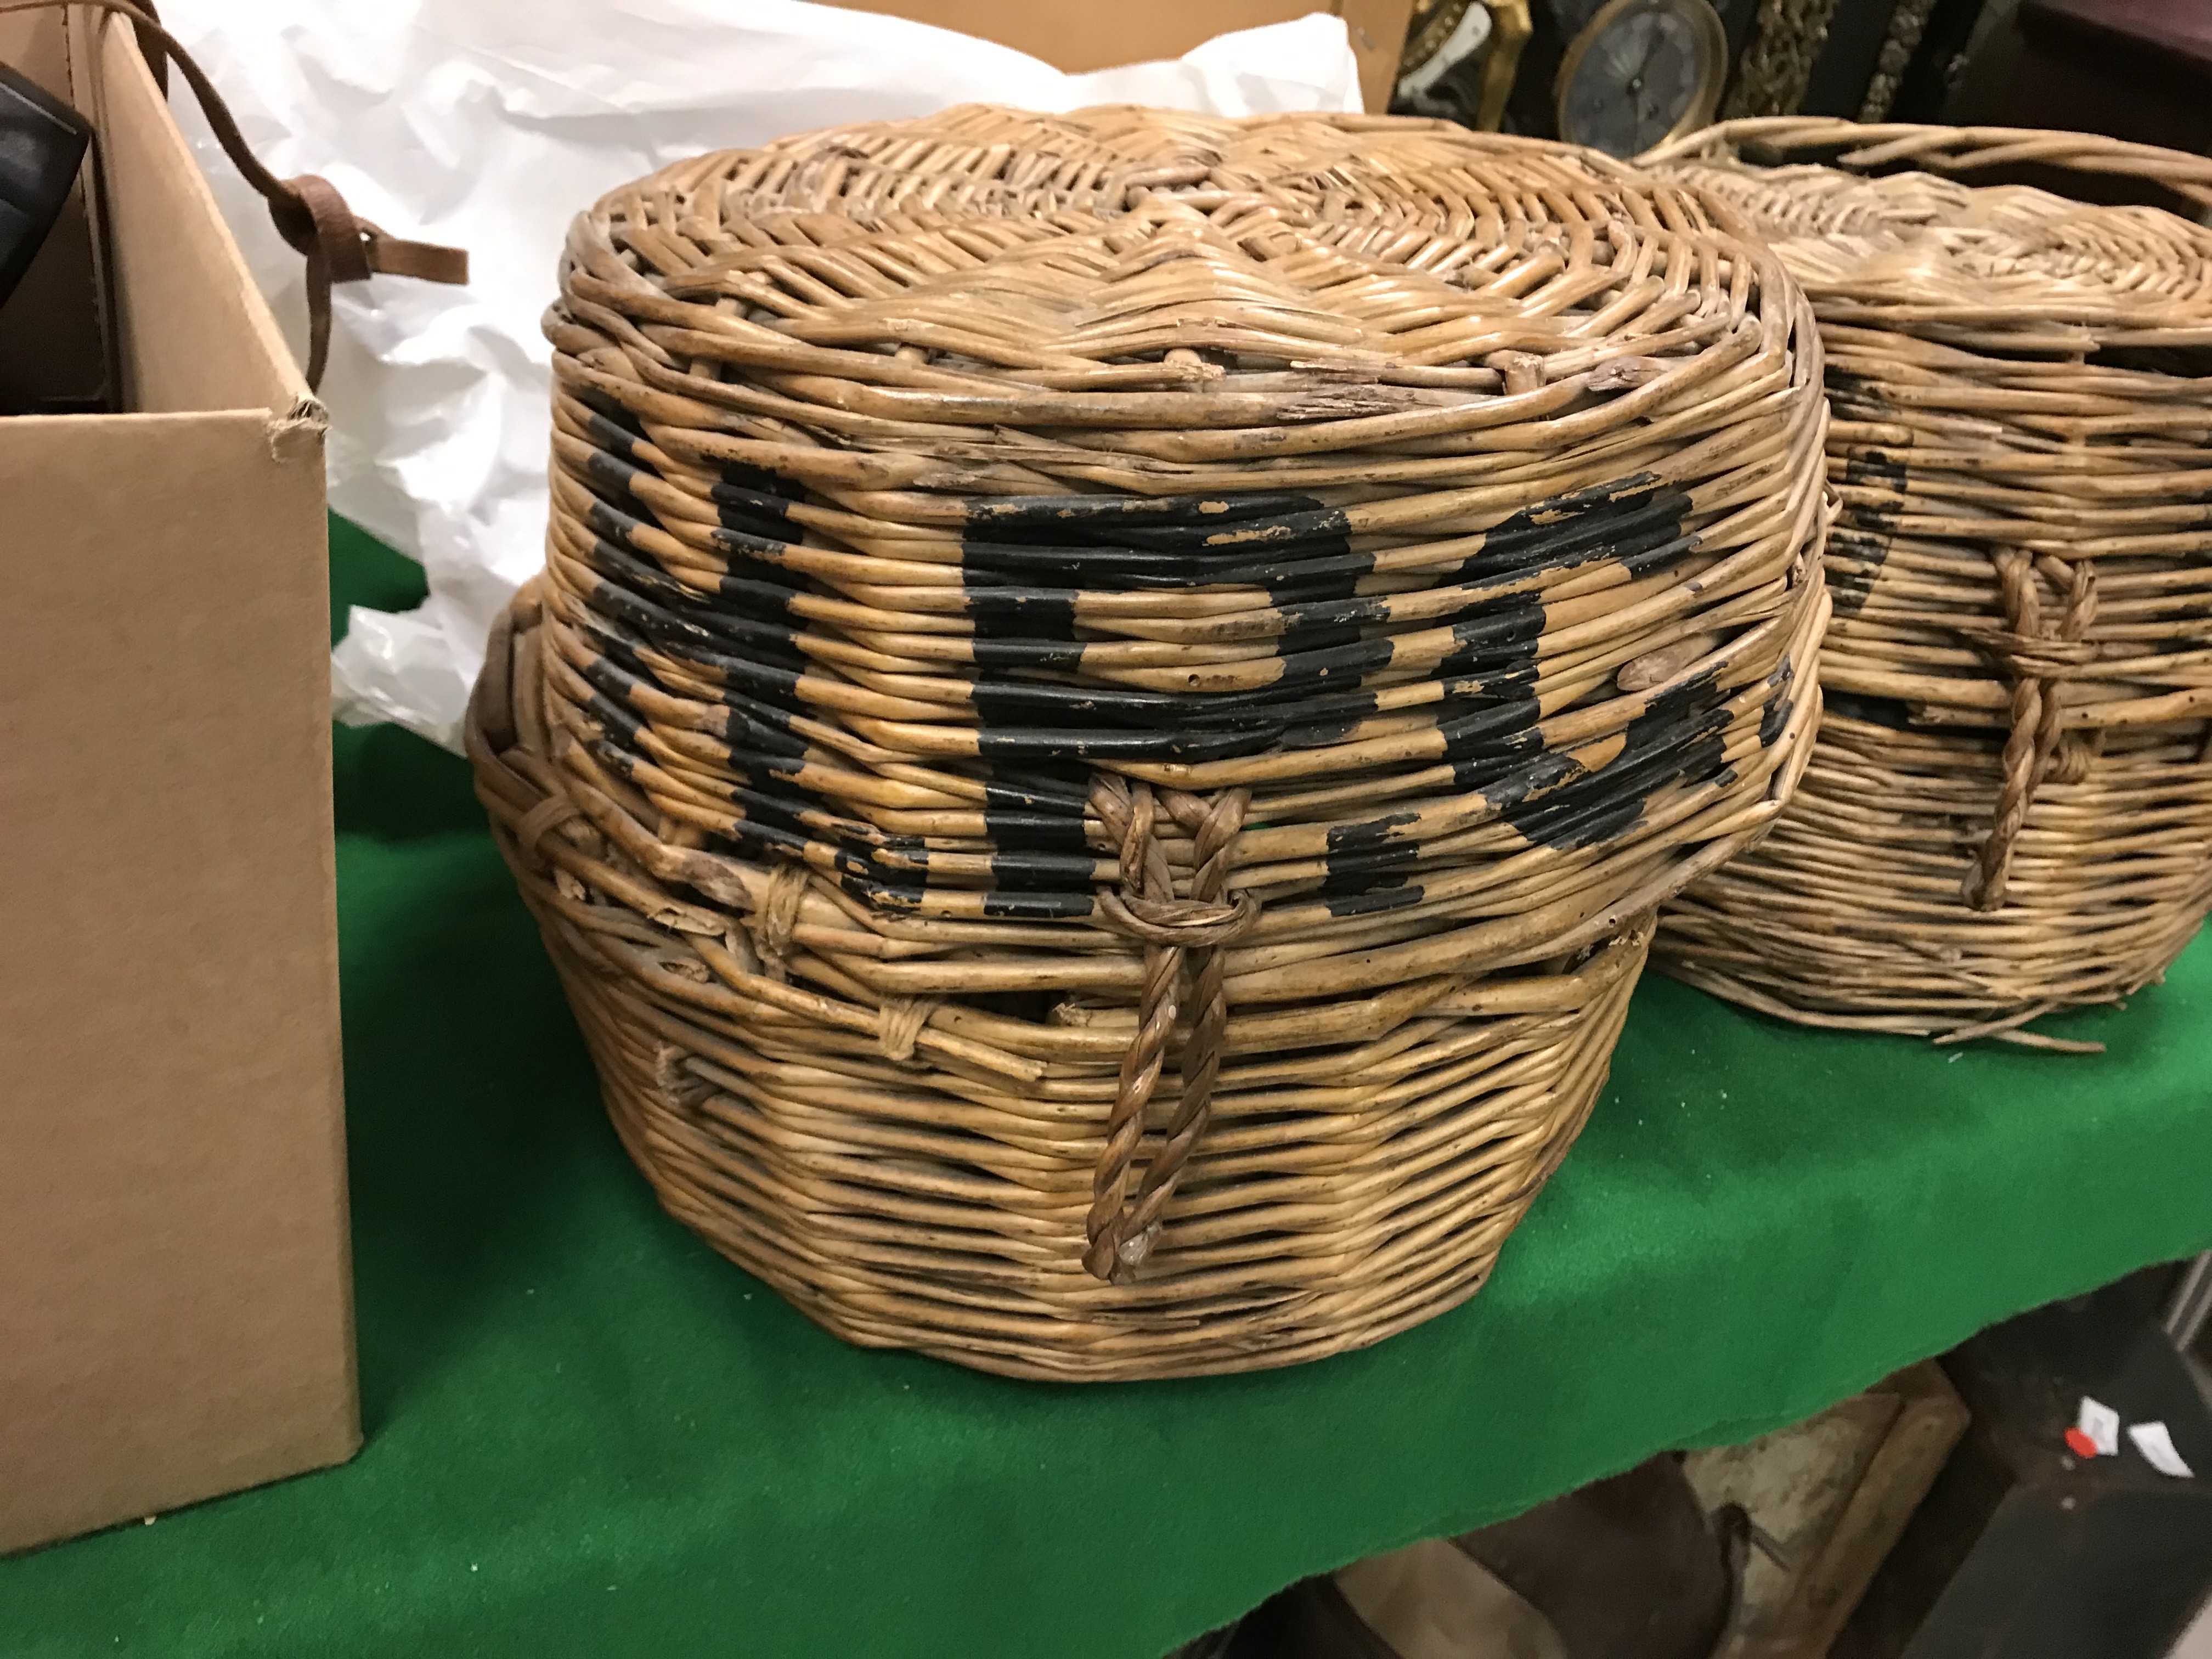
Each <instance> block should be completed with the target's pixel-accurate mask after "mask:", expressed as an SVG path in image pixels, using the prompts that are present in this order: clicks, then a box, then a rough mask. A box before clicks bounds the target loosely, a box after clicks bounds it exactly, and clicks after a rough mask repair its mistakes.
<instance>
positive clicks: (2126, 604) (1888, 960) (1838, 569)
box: [1646, 119, 2212, 1048]
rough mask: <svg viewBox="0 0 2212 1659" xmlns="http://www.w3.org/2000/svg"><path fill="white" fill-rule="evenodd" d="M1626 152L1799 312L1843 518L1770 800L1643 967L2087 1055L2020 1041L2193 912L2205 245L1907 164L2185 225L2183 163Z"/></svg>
mask: <svg viewBox="0 0 2212 1659" xmlns="http://www.w3.org/2000/svg"><path fill="white" fill-rule="evenodd" d="M1805 158H1811V159H1812V161H1814V162H1818V163H1826V165H1817V164H1803V163H1804V161H1805ZM1753 159H1755V160H1756V161H1758V162H1759V163H1760V165H1751V164H1750V162H1751V161H1752V160H1753ZM1646 160H1647V161H1649V162H1650V163H1652V164H1654V165H1656V166H1659V167H1662V168H1663V169H1664V170H1665V171H1666V172H1667V173H1668V174H1669V175H1670V176H1672V177H1674V178H1677V179H1680V180H1681V181H1682V182H1684V183H1687V184H1694V185H1697V186H1698V187H1699V189H1700V190H1702V191H1706V192H1709V193H1710V195H1711V196H1712V197H1720V198H1724V199H1725V200H1726V201H1727V202H1729V204H1732V205H1733V206H1735V208H1737V209H1739V210H1742V211H1743V212H1744V213H1745V214H1747V216H1749V217H1750V218H1751V219H1752V221H1753V222H1754V223H1755V224H1756V225H1757V226H1758V227H1759V229H1760V230H1761V231H1762V232H1763V233H1764V234H1766V235H1768V236H1769V238H1770V239H1771V241H1772V243H1773V246H1774V247H1775V250H1776V252H1778V254H1779V255H1780V256H1781V258H1782V259H1783V260H1784V263H1785V264H1787V265H1788V266H1789V267H1790V270H1791V271H1792V273H1793V274H1795V275H1796V276H1797V278H1798V279H1799V281H1800V282H1802V283H1803V284H1804V285H1805V287H1806V289H1807V291H1808V294H1809V295H1811V298H1812V301H1813V305H1814V310H1815V312H1816V313H1818V315H1819V317H1820V331H1821V337H1822V340H1823V343H1824V344H1825V346H1826V362H1827V383H1828V391H1829V397H1830V404H1831V407H1832V411H1833V416H1834V419H1833V422H1832V425H1831V426H1830V428H1829V435H1828V476H1829V478H1830V481H1831V482H1832V483H1833V485H1834V486H1835V488H1836V489H1837V490H1838V492H1839V494H1840V495H1841V497H1842V501H1843V508H1842V517H1841V519H1840V520H1839V521H1838V525H1837V526H1836V529H1835V532H1834V534H1833V535H1832V537H1831V538H1830V541H1829V545H1828V556H1827V566H1828V580H1829V582H1830V585H1831V586H1832V589H1833V591H1834V594H1835V605H1836V620H1835V623H1834V627H1833V629H1832V633H1831V635H1830V637H1829V641H1828V643H1827V646H1826V650H1825V653H1824V655H1823V658H1822V664H1821V679H1822V683H1823V684H1824V686H1825V687H1826V692H1827V697H1828V707H1827V720H1826V724H1825V725H1824V726H1823V727H1822V729H1821V732H1820V743H1819V744H1818V746H1817V748H1816V749H1815V750H1814V758H1813V761H1812V764H1811V766H1810V768H1809V769H1808V772H1807V774H1806V782H1805V787H1804V789H1803V791H1802V793H1801V794H1800V796H1799V798H1798V800H1797V803H1796V806H1795V807H1794V808H1793V809H1792V811H1790V813H1789V814H1788V815H1787V816H1786V817H1784V820H1783V822H1782V823H1781V825H1780V827H1779V828H1778V829H1777V830H1776V831H1775V833H1774V834H1773V835H1772V836H1770V837H1769V838H1768V839H1767V840H1766V841H1765V842H1764V843H1763V844H1762V846H1761V847H1760V848H1759V851H1758V852H1757V853H1756V854H1754V855H1753V856H1752V857H1749V858H1747V859H1746V860H1743V861H1741V863H1738V864H1736V865H1735V866H1731V867H1730V868H1729V869H1728V870H1726V871H1724V872H1720V873H1719V874H1717V875H1716V876H1713V877H1711V878H1708V879H1707V880H1705V882H1703V883H1702V884H1699V887H1698V888H1697V889H1696V890H1694V891H1692V893H1690V894H1689V895H1687V896H1685V897H1684V898H1683V899H1682V900H1681V901H1680V902H1678V903H1677V904H1676V905H1675V906H1674V907H1673V908H1671V909H1670V911H1669V912H1668V918H1667V921H1666V922H1665V924H1664V926H1663V927H1662V932H1661V934H1660V939H1659V943H1658V945H1656V952H1657V957H1658V959H1659V960H1661V961H1662V962H1663V963H1665V965H1666V966H1667V967H1668V969H1669V971H1671V972H1674V973H1676V974H1678V975H1681V976H1682V977H1683V978H1685V979H1688V980H1690V981H1692V982H1694V983H1696V984H1699V985H1703V986H1705V987H1709V988H1711V989H1712V990H1715V991H1717V992H1719V993H1720V994H1723V995H1724V996H1729V997H1732V998H1734V999H1735V1000H1738V1001H1741V1002H1745V1003H1747V1004H1749V1005H1751V1006H1753V1007H1757V1008H1760V1009H1764V1010H1766V1011H1767V1012H1772V1013H1777V1014H1780V1015H1783V1016H1784V1017H1785V1018H1792V1019H1797V1020H1801V1021H1803V1022H1804V1023H1807V1024H1822V1025H1845V1026H1857V1027H1861V1028H1866V1029H1872V1030H1887V1031H1901V1032H1911V1033H1917V1034H1921V1035H1926V1036H1937V1037H1939V1038H1942V1039H1944V1040H1948V1041H1962V1040H1965V1039H1966V1038H1969V1037H1972V1036H2002V1037H2005V1038H2007V1039H2008V1040H2010V1041H2014V1042H2027V1043H2030V1044H2035V1045H2039V1046H2044V1047H2051V1048H2094V1047H2095V1046H2096V1045H2093V1044H2080V1043H2062V1042H2054V1041H2052V1040H2051V1039H2049V1038H2046V1037H2044V1036H2039V1035H2038V1034H2035V1033H2033V1032H2029V1031H2027V1030H2022V1029H2021V1027H2023V1026H2024V1025H2026V1024H2027V1022H2029V1021H2031V1020H2033V1019H2034V1018H2038V1017H2039V1016H2040V1015H2042V1014H2045V1013H2046V1012H2051V1010H2053V1009H2056V1008H2058V1007H2062V1006H2067V1005H2070V1004H2079V1003H2095V1002H2111V1001H2115V1000H2118V999H2120V998H2122V997H2124V996H2126V995H2127V994H2129V993H2130V992H2131V991H2133V990H2135V989H2136V987H2139V986H2142V985H2143V984H2145V983H2146V982H2148V981H2151V980H2154V979H2155V978H2157V977H2158V975H2160V973H2161V972H2162V971H2163V970H2164V969H2165V968H2166V964H2167V963H2169V962H2171V961H2172V959H2173V957H2174V956H2175V955H2176V953H2178V952H2179V951H2180V950H2181V948H2182V946H2183V945H2186V944H2187V943H2188V942H2189V939H2191V936H2192V935H2193V934H2194V933H2195V932H2196V930H2197V924H2198V922H2199V921H2200V920H2201V919H2202V917H2203V915H2204V913H2205V910H2206V908H2207V906H2208V904H2212V757H2208V754H2207V750H2206V743H2207V736H2208V726H2207V723H2206V720H2205V719H2204V716H2205V715H2206V714H2207V713H2208V712H2212V564H2208V562H2206V558H2205V556H2206V554H2207V552H2208V551H2212V448H2208V442H2212V379H2208V378H2203V377H2206V376H2208V375H2212V230H2208V229H2205V228H2203V227H2201V226H2198V225H2196V224H2192V223H2191V222H2188V221H2186V220H2184V219H2182V218H2179V217H2178V216H2175V215H2173V214H2172V213H2169V212H2166V211H2163V210H2160V209H2158V208H2152V207H2142V206H2130V207H2118V206H2100V205H2092V204H2085V203H2082V202H2077V201H2074V200H2071V199H2069V198H2067V197H2059V196H2056V195H2052V194H2049V193H2046V192H2045V191H2043V190H2040V189H2036V188H2031V187H2028V186H2027V185H2020V184H2001V185H1990V184H1982V185H1969V184H1966V183H1962V182H1960V181H1959V180H1957V179H1951V178H1948V177H1940V176H1936V174H1935V173H1930V172H1929V171H1926V170H1925V169H1929V168H1936V169H1941V170H1942V172H1943V173H1954V172H1956V173H1966V174H1967V175H1968V176H1969V177H1973V178H1977V179H1987V178H1989V177H1990V176H1992V175H1993V174H1996V175H2002V174H2004V173H2019V172H2021V171H2023V170H2024V171H2027V172H2028V173H2030V176H2033V177H2037V178H2039V179H2045V178H2055V179H2070V180H2072V181H2073V182H2074V183H2075V185H2076V186H2077V187H2079V188H2081V189H2084V190H2087V191H2093V192H2095V193H2098V194H2100V195H2111V194H2112V193H2114V192H2115V191H2116V190H2118V191H2126V190H2130V189H2131V190H2135V191H2144V190H2146V189H2148V190H2149V191H2152V192H2153V193H2155V194H2159V195H2162V196H2164V197H2166V198H2167V199H2172V200H2177V201H2179V202H2180V203H2181V204H2187V203H2189V202H2195V203H2196V204H2198V206H2199V207H2200V209H2201V208H2202V206H2203V204H2208V203H2212V161H2204V160H2202V159H2199V158H2197V157H2194V156H2188V155H2176V154H2173V153H2172V152H2170V151H2166V150H2160V149H2148V148H2146V147H2144V146H2141V145H2131V144H2123V143H2116V142H2114V141H2112V140H2110V139H2104V138H2098V137H2087V136H2084V135H2082V134H2078V133H2035V132H2021V131H2010V130H2005V129H1986V130H1984V129H1952V128H1934V127H1909V126H1883V127H1862V126H1856V125H1851V124H1850V123H1845V122H1838V121H1814V120H1794V119H1781V120H1759V121H1738V122H1730V123H1728V124H1725V125H1722V126H1719V127H1716V128H1713V129H1711V130H1710V131H1708V132H1706V133H1705V134H1702V135H1699V136H1697V137H1694V138H1693V139H1692V140H1687V141H1685V142H1683V143H1680V144H1677V145H1674V146H1671V147H1669V148H1668V149H1665V150H1662V151H1661V152H1657V153H1656V154H1655V155H1653V156H1651V157H1648V158H1646ZM1896 168H1904V169H1906V170H1905V171H1891V169H1896Z"/></svg>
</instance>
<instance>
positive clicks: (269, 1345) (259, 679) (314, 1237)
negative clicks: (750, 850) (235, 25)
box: [0, 29, 359, 1551]
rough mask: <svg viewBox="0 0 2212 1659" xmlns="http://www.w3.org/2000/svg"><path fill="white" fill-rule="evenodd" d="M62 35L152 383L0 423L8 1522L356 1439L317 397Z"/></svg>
mask: <svg viewBox="0 0 2212 1659" xmlns="http://www.w3.org/2000/svg"><path fill="white" fill-rule="evenodd" d="M103 35H104V38H101V37H102V36H103ZM71 62H72V68H73V69H74V70H76V76H77V79H76V87H75V93H76V102H77V104H78V107H80V108H85V109H89V110H91V111H92V112H94V116H95V119H96V120H97V121H98V122H99V123H100V132H101V138H102V140H103V142H104V143H105V144H106V152H105V159H106V177H107V178H108V179H110V180H111V181H112V185H113V191H112V204H113V214H114V227H113V228H114V233H115V241H116V244H117V246H118V250H120V251H121V257H120V258H118V264H119V266H120V268H121V270H122V275H123V282H122V284H121V288H120V292H119V303H120V307H121V309H122V311H123V313H124V316H125V319H126V323H127V325H128V327H129V330H130V332H131V337H132V339H133V341H134V347H133V356H134V360H135V368H136V382H137V385H138V386H140V387H141V389H142V390H143V392H145V393H146V394H147V397H148V402H149V404H152V405H154V406H155V410H157V411H158V412H146V413H134V414H127V415H118V416H53V417H46V416H20V417H16V418H13V419H6V420H0V502H4V503H5V504H6V511H5V513H0V801H4V802H5V803H6V807H5V811H4V813H0V845H4V847H5V850H6V859H7V865H6V867H7V868H8V870H9V880H8V881H7V882H6V883H5V884H0V1055H4V1057H5V1065H6V1070H7V1086H6V1087H5V1088H4V1089H0V1551H5V1550H9V1549H15V1548H21V1547H27V1546H29V1545H33V1544H36V1543H40V1542H43V1541H48V1540H51V1539H54V1538H58V1537H64V1536H67V1535H68V1534H71V1533H74V1532H79V1531H82V1530H86V1529H88V1528H93V1527H97V1526H101V1525H105V1524H107V1523H110V1522H115V1521H118V1520H125V1519H130V1518H132V1517H135V1516H142V1515H147V1514H150V1513H153V1512H155V1510H161V1509H164V1508H167V1507H171V1506H173V1505H175V1504H182V1503H187V1502H191V1501H192V1500H195V1499H197V1498H205V1497H209V1496H212V1495H214V1494H216V1493H218V1492H228V1491H230V1490H233V1489H234V1488H237V1487H240V1486H249V1485H252V1484H254V1483H256V1482H258V1481H262V1480H273V1479H276V1478H277V1477H279V1476H282V1475H286V1474H295V1473H297V1472H299V1471H300V1470H302V1469H305V1468H314V1467H317V1466H319V1465H322V1464H326V1463H331V1462H337V1461H340V1460H342V1459H343V1458H344V1457H346V1456H347V1455H349V1454H350V1453H351V1451H352V1450H353V1449H354V1448H355V1446H356V1444H357V1443H358V1438H359V1435H358V1428H357V1413H356V1395H355V1389H354V1378H353V1352H352V1311H351V1295H350V1266H349V1260H348V1254H347V1239H346V1231H345V1193H344V1164H343V1127H342V1120H341V1114H340V1077H341V1073H340V1055H339V1047H338V1027H337V929H336V922H335V916H334V913H333V904H332V862H333V855H332V848H331V820H330V792H329V758H328V753H329V751H328V724H327V721H328V674H329V669H328V661H327V657H326V654H325V618H326V616H327V605H326V599H325V582H326V571H325V561H324V557H323V469H322V428H321V423H320V421H319V416H318V415H317V412H316V411H315V410H314V408H313V404H304V406H302V399H303V388H301V386H300V384H299V380H298V377H297V374H296V371H295V370H294V369H293V368H292V367H291V365H290V364H289V362H287V361H286V360H285V359H284V358H283V355H282V347H281V345H278V344H277V343H276V332H275V330H274V327H273V325H271V324H270V321H269V319H268V318H267V316H266V314H265V313H263V312H261V311H260V310H259V302H258V300H257V299H255V298H254V296H253V295H252V289H251V288H250V286H248V285H247V284H246V277H245V273H244V271H243V270H242V268H241V267H240V264H239V261H238V259H237V257H236V254H235V252H234V250H232V249H230V248H229V247H228V243H227V241H226V240H225V239H224V237H223V234H222V229H221V225H220V222H219V221H218V220H217V219H216V216H215V212H214V209H213V206H212V204H210V202H209V201H208V199H207V197H206V195H205V193H204V188H201V187H199V181H198V179H197V173H196V172H195V171H194V170H192V168H191V161H190V159H189V157H188V156H187V155H185V151H184V149H183V147H182V143H181V141H180V140H179V139H178V137H177V136H176V134H175V133H174V131H173V129H171V128H170V127H169V125H168V123H167V115H166V113H165V112H164V110H163V107H162V106H161V103H160V101H159V99H158V96H157V94H155V91H154V89H153V86H152V83H151V81H150V79H149V78H148V77H147V76H146V74H145V71H144V68H143V64H140V63H139V62H138V61H137V57H136V53H135V51H134V50H133V49H132V48H131V46H129V45H128V36H127V33H125V32H124V31H122V30H120V29H114V30H107V31H100V32H97V33H95V32H93V31H86V30H82V29H80V31H79V33H78V34H77V36H76V40H74V41H73V50H72V52H71ZM87 92H89V93H90V94H92V95H91V96H90V97H89V98H88V97H87V96H86V94H87ZM186 184H190V185H191V186H193V188H191V189H186V188H185V185H186Z"/></svg>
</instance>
